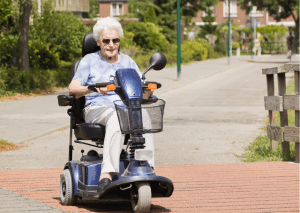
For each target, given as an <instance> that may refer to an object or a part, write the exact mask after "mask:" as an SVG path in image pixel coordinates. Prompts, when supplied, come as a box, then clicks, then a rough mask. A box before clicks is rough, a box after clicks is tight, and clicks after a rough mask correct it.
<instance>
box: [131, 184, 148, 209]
mask: <svg viewBox="0 0 300 213" xmlns="http://www.w3.org/2000/svg"><path fill="white" fill-rule="evenodd" d="M151 197H152V194H151V187H150V184H149V183H148V182H137V183H135V186H133V187H132V189H131V205H132V209H133V211H134V212H135V213H140V212H148V211H150V207H151Z"/></svg>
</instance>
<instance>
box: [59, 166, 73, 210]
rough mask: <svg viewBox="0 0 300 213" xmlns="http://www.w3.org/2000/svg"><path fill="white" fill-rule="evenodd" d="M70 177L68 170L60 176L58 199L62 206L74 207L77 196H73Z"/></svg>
mask: <svg viewBox="0 0 300 213" xmlns="http://www.w3.org/2000/svg"><path fill="white" fill-rule="evenodd" d="M72 182H73V181H72V176H71V172H70V170H69V169H65V170H64V171H63V172H62V174H61V175H60V199H61V202H62V204H63V205H75V204H76V202H77V196H76V195H73V184H72Z"/></svg>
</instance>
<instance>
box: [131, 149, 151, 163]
mask: <svg viewBox="0 0 300 213" xmlns="http://www.w3.org/2000/svg"><path fill="white" fill-rule="evenodd" d="M152 158H153V152H152V151H151V150H143V149H140V150H139V149H138V150H135V159H136V160H140V161H146V160H147V161H149V160H151V159H152Z"/></svg>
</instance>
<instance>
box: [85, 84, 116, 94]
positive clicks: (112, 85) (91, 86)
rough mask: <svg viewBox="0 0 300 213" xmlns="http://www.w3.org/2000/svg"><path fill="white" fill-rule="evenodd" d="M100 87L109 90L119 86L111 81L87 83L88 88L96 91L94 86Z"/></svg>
mask: <svg viewBox="0 0 300 213" xmlns="http://www.w3.org/2000/svg"><path fill="white" fill-rule="evenodd" d="M100 87H106V89H107V90H109V91H111V90H115V89H119V88H121V87H120V86H115V85H114V84H113V83H112V82H103V83H95V84H92V85H89V86H88V89H89V90H92V91H94V92H97V90H96V88H100Z"/></svg>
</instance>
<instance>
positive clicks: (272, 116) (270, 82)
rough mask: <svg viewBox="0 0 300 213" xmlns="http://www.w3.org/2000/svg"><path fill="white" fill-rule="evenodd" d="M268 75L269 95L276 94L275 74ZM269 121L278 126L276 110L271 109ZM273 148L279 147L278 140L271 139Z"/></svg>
mask: <svg viewBox="0 0 300 213" xmlns="http://www.w3.org/2000/svg"><path fill="white" fill-rule="evenodd" d="M266 76H267V88H268V96H274V94H275V93H274V92H275V85H274V75H273V74H270V75H268V74H267V75H266ZM269 123H270V125H271V126H276V111H273V110H269ZM270 141H271V144H270V146H271V149H272V150H274V149H277V148H278V142H277V141H275V140H273V139H271V140H270Z"/></svg>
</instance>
